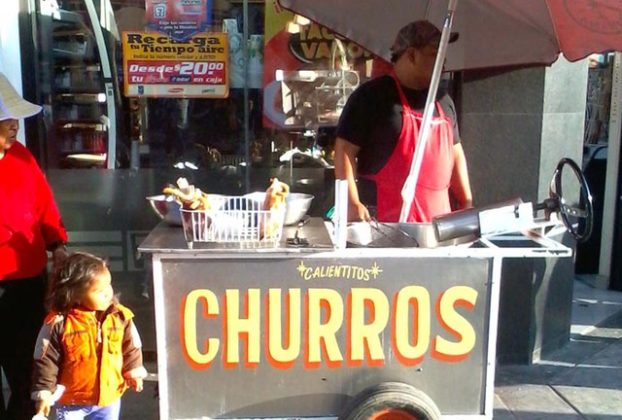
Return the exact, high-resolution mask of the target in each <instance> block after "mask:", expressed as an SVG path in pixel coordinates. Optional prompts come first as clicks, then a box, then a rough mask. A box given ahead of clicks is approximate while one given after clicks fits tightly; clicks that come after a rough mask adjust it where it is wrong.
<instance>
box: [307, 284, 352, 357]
mask: <svg viewBox="0 0 622 420" xmlns="http://www.w3.org/2000/svg"><path fill="white" fill-rule="evenodd" d="M323 314H324V315H325V316H324V318H325V320H324V322H322V321H323V320H322V318H323V316H322V315H323ZM307 317H308V318H307V319H308V321H307V322H308V326H307V327H308V337H309V338H308V341H307V346H308V351H307V352H308V354H307V363H310V364H316V363H320V361H321V360H322V344H323V345H324V348H325V350H326V357H327V359H328V360H327V363H328V364H329V365H330V363H331V362H332V363H339V362H341V361H343V356H342V355H341V351H340V350H339V343H338V342H337V331H339V329H340V328H341V325H342V323H343V299H342V298H341V295H340V294H339V292H338V291H336V290H332V289H309V292H308V315H307Z"/></svg>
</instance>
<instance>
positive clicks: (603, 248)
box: [598, 52, 622, 284]
mask: <svg viewBox="0 0 622 420" xmlns="http://www.w3.org/2000/svg"><path fill="white" fill-rule="evenodd" d="M611 79H612V80H611V107H610V111H609V139H608V145H609V148H608V149H607V169H606V175H605V179H606V180H608V181H609V182H605V196H604V198H603V202H604V204H603V222H602V235H601V238H600V258H599V263H598V274H599V275H601V276H603V277H605V278H607V284H611V262H612V261H613V241H614V231H615V229H614V228H615V218H616V217H615V213H616V208H617V206H618V205H619V204H616V202H617V201H618V197H619V193H617V192H616V191H617V190H618V182H617V179H618V172H619V167H620V133H621V132H622V53H619V52H617V53H615V55H614V58H613V71H612V73H611Z"/></svg>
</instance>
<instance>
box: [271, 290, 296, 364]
mask: <svg viewBox="0 0 622 420" xmlns="http://www.w3.org/2000/svg"><path fill="white" fill-rule="evenodd" d="M300 296H301V293H300V289H289V292H288V293H287V309H286V310H285V311H284V310H283V307H282V304H281V289H270V290H269V291H268V315H267V316H268V358H269V359H270V361H271V362H272V363H273V364H275V365H277V366H278V365H282V364H288V363H291V362H293V361H295V360H296V358H298V356H299V355H300V341H301V338H300V326H301V325H302V324H301V322H300V320H301V317H302V308H301V300H300ZM281 314H284V317H282V316H281ZM283 318H284V319H283ZM283 322H285V324H286V331H285V339H284V337H283ZM283 342H285V344H284V345H285V347H283V344H282V343H283Z"/></svg>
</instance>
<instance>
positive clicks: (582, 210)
mask: <svg viewBox="0 0 622 420" xmlns="http://www.w3.org/2000/svg"><path fill="white" fill-rule="evenodd" d="M566 166H569V167H570V169H572V171H573V172H574V174H575V176H576V177H577V180H578V181H579V183H580V184H581V192H580V200H579V204H578V206H577V207H574V206H573V205H571V204H569V203H568V202H567V201H566V199H564V196H563V188H562V178H563V171H564V167H566ZM549 196H550V198H548V199H546V200H545V202H544V203H542V204H543V205H542V206H540V208H544V209H545V210H546V211H547V212H548V213H550V212H552V211H558V212H559V214H560V216H561V219H562V222H563V223H564V226H566V229H568V232H570V234H571V235H572V236H573V237H574V238H575V239H576V240H577V241H578V242H584V241H586V240H587V239H588V238H589V237H590V235H591V233H592V227H593V225H594V209H593V207H592V194H591V193H590V189H589V187H588V185H587V181H586V180H585V177H584V176H583V172H581V168H579V165H577V164H576V162H575V161H574V160H572V159H569V158H563V159H562V160H560V161H559V163H558V164H557V168H555V173H554V174H553V179H552V180H551V188H550V190H549ZM572 219H583V220H582V223H579V224H578V226H577V227H575V226H574V224H573V220H572Z"/></svg>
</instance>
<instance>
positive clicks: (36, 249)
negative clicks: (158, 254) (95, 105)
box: [0, 74, 67, 420]
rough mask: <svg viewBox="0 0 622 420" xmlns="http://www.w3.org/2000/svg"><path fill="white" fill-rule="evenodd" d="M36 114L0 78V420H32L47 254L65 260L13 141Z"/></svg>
mask: <svg viewBox="0 0 622 420" xmlns="http://www.w3.org/2000/svg"><path fill="white" fill-rule="evenodd" d="M40 110H41V107H40V106H38V105H35V104H32V103H30V102H27V101H25V100H24V99H22V98H21V97H20V95H19V94H18V93H17V92H16V91H15V89H14V88H13V86H11V84H10V83H9V81H8V80H7V78H6V77H5V76H4V75H3V74H0V337H2V344H0V368H2V370H3V371H4V375H5V377H6V380H7V382H8V385H9V389H10V391H11V396H10V398H9V401H8V406H7V407H6V408H5V407H4V404H0V419H10V420H25V419H28V420H29V419H30V418H31V417H32V412H33V405H32V401H31V400H30V378H31V372H32V357H31V355H32V351H33V349H34V346H35V341H36V338H37V332H38V331H39V327H41V322H42V321H43V318H44V317H45V309H44V305H43V301H44V297H45V290H46V274H45V271H46V266H47V263H48V254H47V253H48V252H50V253H51V255H52V256H53V263H54V264H57V263H58V262H60V261H61V260H62V259H63V258H64V257H65V256H66V251H65V244H66V242H67V232H66V231H65V228H64V227H63V223H62V221H61V217H60V214H59V211H58V207H57V206H56V203H55V201H54V197H53V195H52V191H51V189H50V186H49V185H48V183H47V181H46V179H45V176H44V175H43V172H42V171H41V169H40V168H39V165H38V164H37V162H36V161H35V159H34V157H33V156H32V154H31V153H30V152H29V151H28V149H26V147H24V146H23V145H22V144H20V143H19V142H18V141H17V140H16V136H17V132H18V130H19V123H18V119H20V118H26V117H29V116H31V115H35V114H37V113H38V112H39V111H40ZM1 402H2V399H1V398H0V403H1Z"/></svg>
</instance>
